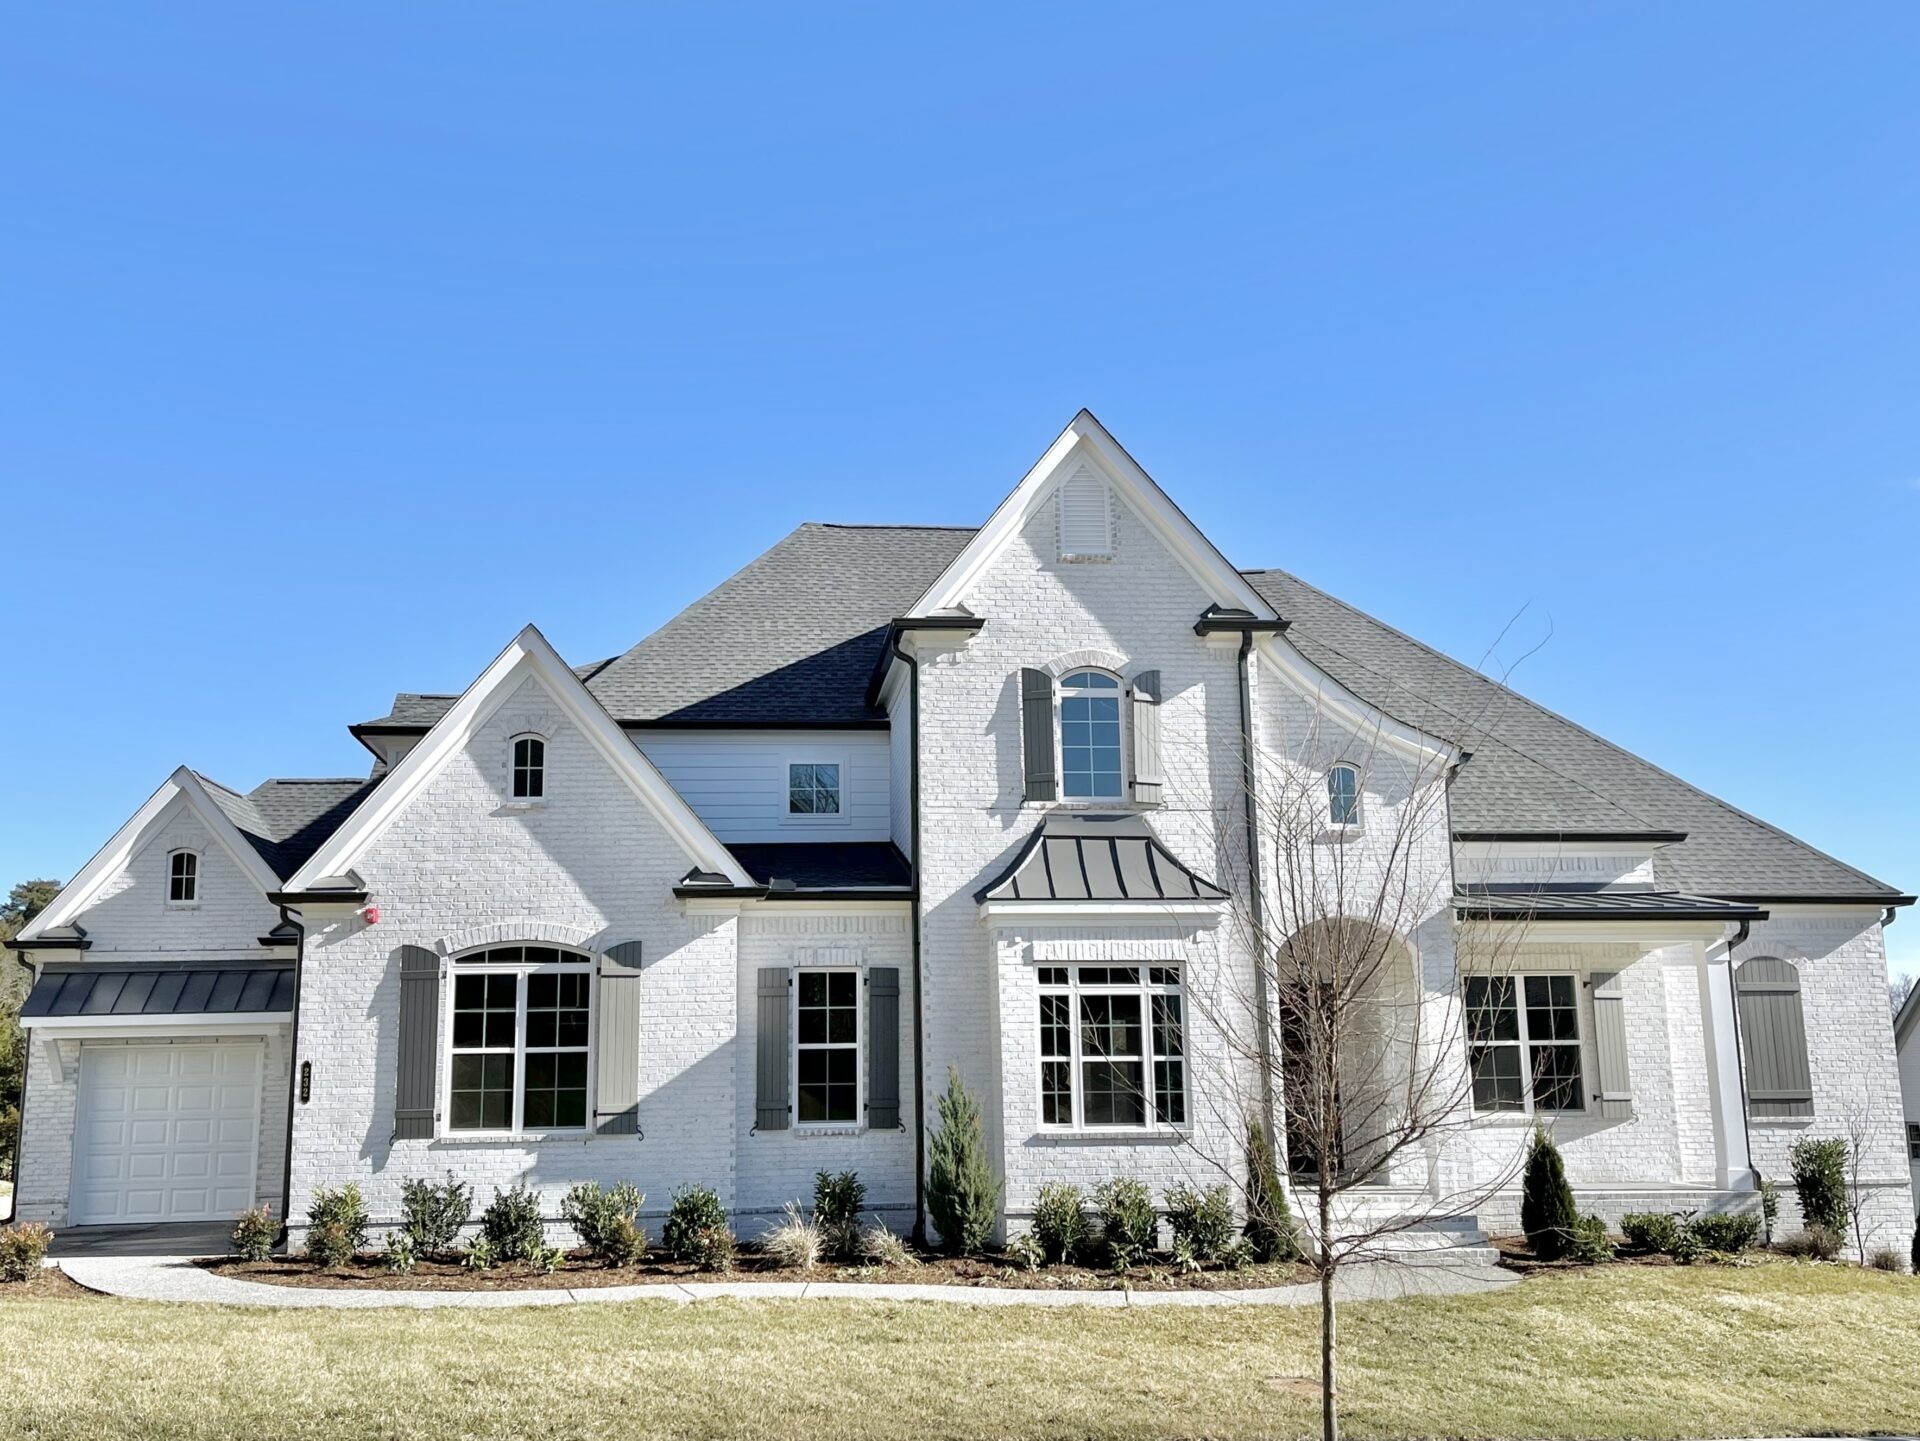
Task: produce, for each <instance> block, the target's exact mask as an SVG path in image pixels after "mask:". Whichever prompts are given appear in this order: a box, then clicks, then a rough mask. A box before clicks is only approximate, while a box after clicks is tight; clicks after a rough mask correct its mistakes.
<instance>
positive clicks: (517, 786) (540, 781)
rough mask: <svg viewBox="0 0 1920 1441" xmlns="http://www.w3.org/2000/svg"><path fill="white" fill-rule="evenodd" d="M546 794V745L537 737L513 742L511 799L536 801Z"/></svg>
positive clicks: (518, 739)
mask: <svg viewBox="0 0 1920 1441" xmlns="http://www.w3.org/2000/svg"><path fill="white" fill-rule="evenodd" d="M546 794H547V743H546V742H545V741H543V740H541V739H540V737H539V736H516V737H514V741H513V798H514V799H515V800H517V801H537V800H541V799H544V798H545V796H546Z"/></svg>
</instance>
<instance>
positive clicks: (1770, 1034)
mask: <svg viewBox="0 0 1920 1441" xmlns="http://www.w3.org/2000/svg"><path fill="white" fill-rule="evenodd" d="M1734 999H1735V1001H1736V1002H1737V1003H1738V1005H1739V1007H1740V1047H1741V1049H1742V1050H1743V1051H1744V1052H1745V1053H1746V1062H1747V1100H1748V1102H1749V1103H1750V1104H1751V1105H1752V1107H1753V1114H1754V1115H1755V1116H1756V1117H1760V1118H1764V1119H1767V1120H1780V1119H1785V1118H1792V1117H1797V1116H1811V1115H1812V1114H1813V1073H1812V1072H1811V1071H1810V1070H1809V1069H1808V1067H1807V1026H1806V1017H1805V1016H1804V1015H1803V1014H1802V1012H1801V1009H1800V973H1799V971H1797V970H1795V969H1794V967H1793V966H1792V965H1791V964H1790V963H1789V962H1787V961H1782V960H1776V959H1775V958H1773V957H1772V956H1756V957H1754V959H1752V960H1750V961H1746V962H1744V963H1742V965H1741V966H1740V968H1739V969H1738V970H1736V971H1735V972H1734Z"/></svg>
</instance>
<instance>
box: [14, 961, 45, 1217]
mask: <svg viewBox="0 0 1920 1441" xmlns="http://www.w3.org/2000/svg"><path fill="white" fill-rule="evenodd" d="M14 959H15V960H17V961H19V962H20V965H21V967H22V968H23V969H24V970H25V971H26V973H27V990H28V991H29V992H31V991H32V990H33V986H34V982H36V981H38V980H39V979H40V973H39V972H38V971H36V970H35V969H34V968H33V962H31V961H29V960H27V959H26V958H25V957H23V956H15V957H14ZM20 1046H21V1049H22V1050H23V1051H24V1052H25V1053H26V1054H25V1055H23V1056H22V1057H21V1058H20V1114H19V1115H18V1116H16V1117H15V1118H14V1127H13V1170H12V1171H11V1172H9V1173H8V1174H9V1175H11V1176H12V1177H13V1199H12V1200H11V1201H10V1202H9V1203H8V1205H7V1219H8V1220H9V1221H14V1222H17V1221H18V1220H19V1219H20V1180H21V1178H20V1159H21V1157H22V1156H24V1155H25V1154H26V1148H27V1072H29V1071H31V1070H32V1069H33V1038H32V1037H31V1036H30V1035H28V1034H27V1032H25V1031H22V1032H21V1033H20Z"/></svg>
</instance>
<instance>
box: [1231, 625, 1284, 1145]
mask: <svg viewBox="0 0 1920 1441" xmlns="http://www.w3.org/2000/svg"><path fill="white" fill-rule="evenodd" d="M1252 660H1253V630H1252V628H1251V627H1248V628H1247V629H1246V630H1243V631H1241V632H1240V656H1239V668H1240V767H1241V776H1240V795H1241V801H1242V805H1243V807H1244V810H1245V813H1246V824H1247V896H1248V901H1249V904H1250V912H1251V916H1252V920H1253V938H1254V945H1255V946H1256V947H1258V948H1260V949H1259V952H1258V953H1257V954H1255V956H1254V958H1253V1004H1254V1007H1255V1009H1256V1010H1257V1011H1258V1012H1259V1017H1258V1019H1257V1021H1256V1022H1255V1026H1254V1036H1255V1044H1256V1045H1257V1046H1258V1047H1259V1051H1260V1105H1261V1109H1262V1113H1263V1114H1262V1116H1261V1124H1262V1125H1263V1126H1264V1127H1265V1128H1266V1132H1267V1144H1268V1145H1269V1146H1272V1145H1273V1144H1274V1142H1275V1140H1276V1139H1277V1138H1276V1137H1275V1135H1274V1107H1273V1018H1272V1014H1271V1012H1272V1009H1273V1007H1272V1004H1271V1002H1270V1001H1269V999H1268V996H1267V962H1266V955H1265V953H1264V952H1265V947H1266V936H1267V923H1266V899H1265V896H1264V894H1263V891H1264V887H1263V885H1262V883H1261V878H1260V814H1259V800H1258V796H1257V793H1256V791H1255V788H1254V783H1255V778H1256V776H1257V774H1258V767H1257V766H1256V764H1255V756H1254V749H1253V684H1252V679H1251V674H1250V672H1251V669H1252ZM1275 1153H1276V1154H1278V1148H1277V1147H1276V1148H1275Z"/></svg>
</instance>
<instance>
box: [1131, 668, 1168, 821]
mask: <svg viewBox="0 0 1920 1441" xmlns="http://www.w3.org/2000/svg"><path fill="white" fill-rule="evenodd" d="M1129 691H1130V693H1131V695H1132V699H1133V704H1132V705H1131V706H1130V707H1129V708H1128V709H1129V710H1130V711H1131V712H1132V719H1133V798H1134V799H1135V800H1136V801H1139V802H1140V803H1141V804H1142V805H1150V806H1157V805H1159V804H1160V787H1161V785H1162V784H1163V782H1164V781H1165V777H1164V776H1162V775H1161V774H1160V672H1159V671H1157V670H1143V671H1141V672H1140V674H1139V675H1137V676H1135V677H1134V678H1133V684H1132V685H1131V686H1130V687H1129Z"/></svg>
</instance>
